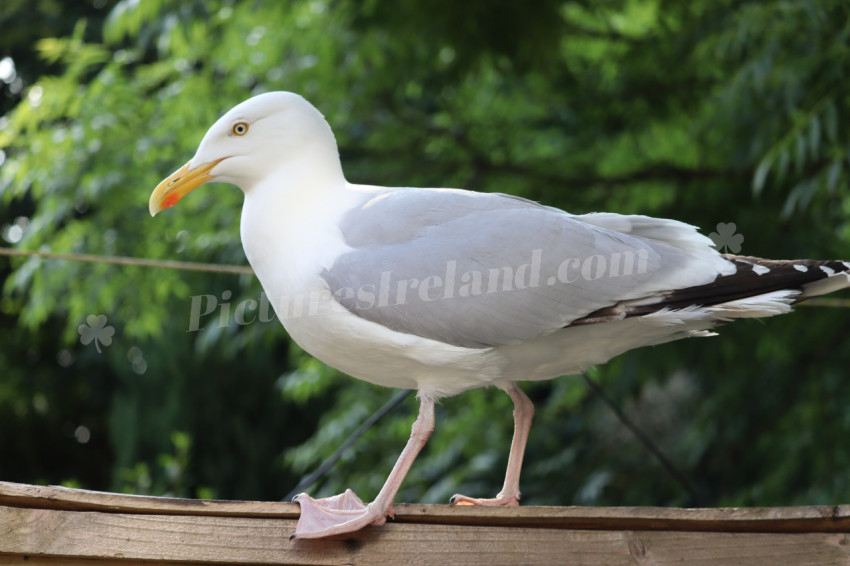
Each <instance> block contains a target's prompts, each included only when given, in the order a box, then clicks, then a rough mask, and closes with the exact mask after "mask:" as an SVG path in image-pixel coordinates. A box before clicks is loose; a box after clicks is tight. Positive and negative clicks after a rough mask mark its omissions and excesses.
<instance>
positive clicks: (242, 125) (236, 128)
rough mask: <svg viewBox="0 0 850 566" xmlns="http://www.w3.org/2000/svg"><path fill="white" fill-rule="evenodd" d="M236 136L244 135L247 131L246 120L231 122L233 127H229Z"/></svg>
mask: <svg viewBox="0 0 850 566" xmlns="http://www.w3.org/2000/svg"><path fill="white" fill-rule="evenodd" d="M230 131H231V132H233V134H234V135H236V136H244V135H245V134H247V133H248V123H247V122H236V123H235V124H233V127H232V128H231V129H230Z"/></svg>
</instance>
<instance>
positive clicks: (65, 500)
mask: <svg viewBox="0 0 850 566" xmlns="http://www.w3.org/2000/svg"><path fill="white" fill-rule="evenodd" d="M0 505H7V506H11V507H29V508H39V509H59V510H62V509H64V510H79V511H103V512H121V513H133V514H136V513H138V514H167V515H187V516H195V515H198V516H204V515H213V516H221V517H230V516H232V517H267V518H282V519H292V520H294V519H297V518H298V515H299V507H298V504H296V503H284V502H259V501H210V500H196V499H178V498H168V497H150V496H139V495H125V494H117V493H104V492H97V491H87V490H81V489H69V488H64V487H55V486H50V487H46V486H33V485H25V484H16V483H10V482H0ZM395 522H396V523H415V524H446V525H487V526H500V525H507V526H514V527H528V528H532V527H535V528H558V529H597V530H668V531H669V530H676V531H713V532H850V505H835V506H805V507H804V506H801V507H762V508H759V507H754V508H720V509H673V508H661V507H529V506H522V507H476V506H458V507H450V506H448V505H422V504H414V503H399V504H396V505H395Z"/></svg>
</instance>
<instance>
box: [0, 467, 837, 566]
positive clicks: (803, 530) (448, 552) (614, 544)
mask: <svg viewBox="0 0 850 566" xmlns="http://www.w3.org/2000/svg"><path fill="white" fill-rule="evenodd" d="M297 517H298V507H297V505H296V504H291V503H279V502H271V503H265V502H244V501H221V502H219V501H206V502H199V501H193V500H183V499H173V498H158V497H141V496H130V495H122V494H113V493H100V492H91V491H84V490H72V489H66V488H57V487H39V486H27V485H21V484H11V483H3V482H0V565H6V564H8V565H11V564H15V565H23V564H27V565H33V564H44V565H51V566H52V565H55V564H68V565H69V566H93V565H96V564H97V565H104V564H131V563H138V562H140V561H160V562H165V563H173V564H311V565H312V564H374V565H382V564H393V565H403V564H417V565H420V564H421V565H425V566H427V565H430V564H435V565H436V564H439V565H444V564H471V565H482V566H484V565H486V566H492V565H494V564H606V565H608V564H610V565H615V566H616V565H621V564H623V565H625V564H629V565H635V564H638V565H641V564H673V563H676V564H682V563H687V564H698V565H702V564H706V565H715V564H718V565H719V564H736V565H743V566H747V565H750V564H753V565H755V564H803V565H807V564H848V565H850V516H848V507H847V506H833V507H830V506H818V507H785V508H753V509H663V508H646V507H639V508H625V507H624V508H616V507H605V508H585V507H519V508H484V507H458V508H451V507H448V506H446V505H415V504H399V505H398V506H397V507H396V520H395V521H393V522H390V523H389V524H387V525H385V526H383V527H373V528H367V529H364V530H363V531H360V532H358V533H355V534H354V535H351V536H346V537H337V538H333V539H327V540H319V541H308V540H298V539H296V540H293V541H290V540H289V534H290V533H292V532H293V530H294V528H295V523H296V521H297Z"/></svg>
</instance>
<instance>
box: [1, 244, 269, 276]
mask: <svg viewBox="0 0 850 566" xmlns="http://www.w3.org/2000/svg"><path fill="white" fill-rule="evenodd" d="M0 255H6V256H36V257H42V258H45V259H65V260H70V261H87V262H90V263H113V264H118V265H135V266H141V267H164V268H166V269H182V270H184V271H212V272H215V273H236V274H248V275H251V274H253V273H254V270H253V269H251V268H250V267H248V266H247V265H244V266H243V265H218V264H215V263H197V262H193V261H174V260H169V259H144V258H138V257H124V256H102V255H93V254H65V253H54V252H43V251H33V250H16V249H14V248H0Z"/></svg>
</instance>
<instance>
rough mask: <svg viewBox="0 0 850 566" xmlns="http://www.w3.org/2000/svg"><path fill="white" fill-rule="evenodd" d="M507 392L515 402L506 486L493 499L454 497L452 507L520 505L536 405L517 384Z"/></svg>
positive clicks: (507, 389) (511, 385) (512, 384)
mask: <svg viewBox="0 0 850 566" xmlns="http://www.w3.org/2000/svg"><path fill="white" fill-rule="evenodd" d="M505 391H506V392H507V394H508V395H510V396H511V399H513V402H514V439H513V441H512V442H511V452H510V454H509V455H508V470H507V472H506V473H505V484H504V486H502V491H500V492H499V494H498V495H497V496H496V497H495V498H493V499H476V498H474V497H467V496H465V495H453V496H452V498H451V499H450V500H449V503H450V504H451V505H490V506H509V507H510V506H516V505H519V474H520V471H522V457H523V455H524V454H525V445H526V442H527V441H528V432H529V431H530V430H531V420H532V419H533V418H534V404H533V403H532V402H531V399H529V398H528V396H526V394H525V393H523V392H522V389H520V388H519V386H518V385H517V384H516V383H511V384H510V386H509V387H507V388H506V389H505Z"/></svg>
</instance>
